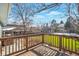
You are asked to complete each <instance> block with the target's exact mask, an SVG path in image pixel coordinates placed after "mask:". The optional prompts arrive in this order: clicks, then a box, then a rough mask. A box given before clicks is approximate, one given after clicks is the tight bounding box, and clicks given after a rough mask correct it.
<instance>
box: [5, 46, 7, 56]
mask: <svg viewBox="0 0 79 59" xmlns="http://www.w3.org/2000/svg"><path fill="white" fill-rule="evenodd" d="M6 55H7V46H5V56H6Z"/></svg>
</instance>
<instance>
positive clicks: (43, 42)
mask: <svg viewBox="0 0 79 59" xmlns="http://www.w3.org/2000/svg"><path fill="white" fill-rule="evenodd" d="M42 44H44V34H42Z"/></svg>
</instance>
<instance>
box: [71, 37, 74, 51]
mask: <svg viewBox="0 0 79 59" xmlns="http://www.w3.org/2000/svg"><path fill="white" fill-rule="evenodd" d="M73 40H74V38H73V37H72V40H71V41H72V42H71V51H73Z"/></svg>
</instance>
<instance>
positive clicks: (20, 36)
mask: <svg viewBox="0 0 79 59" xmlns="http://www.w3.org/2000/svg"><path fill="white" fill-rule="evenodd" d="M40 35H42V33H38V34H27V35H18V36H10V37H2V38H0V40H3V39H11V38H12V39H15V38H22V37H31V36H40Z"/></svg>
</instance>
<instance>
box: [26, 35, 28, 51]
mask: <svg viewBox="0 0 79 59" xmlns="http://www.w3.org/2000/svg"><path fill="white" fill-rule="evenodd" d="M26 51H28V36H27V37H26Z"/></svg>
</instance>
